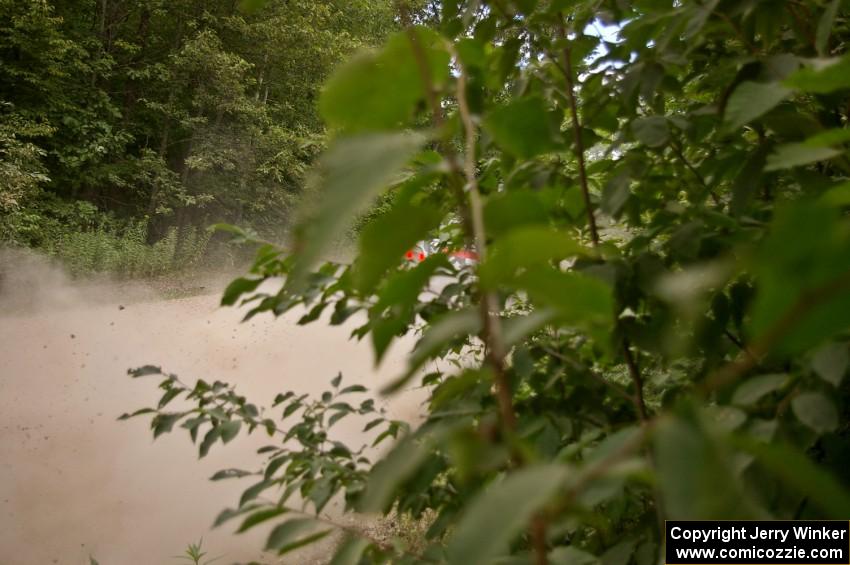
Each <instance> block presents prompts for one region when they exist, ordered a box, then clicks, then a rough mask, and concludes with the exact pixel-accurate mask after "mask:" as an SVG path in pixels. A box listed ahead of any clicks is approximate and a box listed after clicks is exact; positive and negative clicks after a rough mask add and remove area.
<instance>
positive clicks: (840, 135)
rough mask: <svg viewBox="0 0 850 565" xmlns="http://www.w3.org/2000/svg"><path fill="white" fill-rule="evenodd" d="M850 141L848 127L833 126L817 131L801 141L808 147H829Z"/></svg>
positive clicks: (849, 129)
mask: <svg viewBox="0 0 850 565" xmlns="http://www.w3.org/2000/svg"><path fill="white" fill-rule="evenodd" d="M848 141H850V128H833V129H828V130H826V131H822V132H820V133H817V134H815V135H813V136H811V137H809V138H807V139H806V141H804V142H803V143H805V144H806V145H808V146H810V147H829V146H831V145H839V144H842V143H847V142H848Z"/></svg>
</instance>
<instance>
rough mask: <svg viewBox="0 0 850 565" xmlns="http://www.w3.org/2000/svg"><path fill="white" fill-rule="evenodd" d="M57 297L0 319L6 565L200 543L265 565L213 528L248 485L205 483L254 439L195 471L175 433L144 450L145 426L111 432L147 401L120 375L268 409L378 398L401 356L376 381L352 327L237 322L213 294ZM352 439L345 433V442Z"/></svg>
mask: <svg viewBox="0 0 850 565" xmlns="http://www.w3.org/2000/svg"><path fill="white" fill-rule="evenodd" d="M208 290H209V291H210V292H213V291H214V290H215V289H214V288H209V289H208ZM63 292H65V293H66V294H67V293H68V292H69V291H68V289H63ZM134 295H135V296H134ZM49 296H53V295H52V294H50V293H49V292H48V293H47V294H45V297H49ZM62 296H63V297H64V298H63V300H60V301H59V303H57V304H51V303H50V301H49V300H47V299H46V298H45V299H43V300H41V303H42V306H43V307H42V309H41V310H40V311H37V312H32V311H29V312H17V313H12V314H9V313H8V311H7V313H6V314H3V315H0V563H3V564H6V565H30V564H32V565H49V564H53V563H59V564H75V565H76V564H83V563H85V564H88V563H89V556H93V557H95V558H96V559H97V560H98V561H99V563H100V564H101V565H135V564H139V565H143V564H159V563H177V562H178V561H177V560H175V559H173V557H172V556H175V555H178V554H180V553H181V552H182V551H183V549H184V548H185V546H186V544H187V543H188V542H192V541H197V540H198V539H199V538H201V537H203V540H204V547H205V548H207V549H208V550H209V551H210V555H209V557H216V556H219V555H223V557H222V559H221V560H219V561H216V563H233V562H236V561H248V560H252V559H258V560H260V561H263V562H268V563H277V562H278V561H276V560H274V559H272V558H269V557H267V556H263V555H261V554H260V552H258V551H257V549H258V548H260V547H262V542H263V540H264V536H265V533H266V530H259V531H256V532H249V533H248V534H241V535H239V536H234V535H232V534H231V532H232V530H233V528H234V526H235V525H234V524H231V525H229V526H226V527H223V528H220V529H216V530H212V531H211V530H210V526H211V524H212V521H213V519H214V517H215V516H216V514H217V513H218V512H219V511H220V510H221V509H223V508H225V507H228V506H233V505H235V503H236V502H237V501H238V496H239V493H240V492H241V491H242V490H243V489H244V488H245V487H246V486H247V485H248V484H250V483H245V482H239V481H220V482H215V483H212V482H209V481H207V480H206V478H207V477H209V476H211V475H212V474H213V473H214V472H215V471H217V470H219V469H222V468H227V467H233V466H241V467H249V468H256V467H257V464H258V463H259V459H258V458H257V456H256V455H255V454H254V449H255V448H256V446H257V445H259V444H261V443H263V442H264V440H263V438H261V437H258V436H252V437H251V438H249V439H248V440H247V441H245V440H243V439H242V438H240V439H238V440H236V441H234V442H232V443H231V444H229V445H227V446H221V445H220V444H219V445H218V446H216V448H214V449H213V451H212V452H211V453H210V455H209V456H208V458H205V459H203V460H200V461H199V460H198V458H197V452H196V450H195V449H194V448H193V446H191V444H190V442H189V438H188V435H187V434H185V432H183V431H182V430H181V431H180V433H177V434H174V435H168V436H164V437H162V438H160V439H158V440H157V441H156V442H153V440H152V439H151V434H150V431H149V429H148V427H147V421H145V420H142V419H138V420H131V421H129V422H117V421H116V417H117V416H118V415H120V414H121V413H122V412H125V411H130V410H134V409H136V408H140V407H142V406H148V405H151V404H154V403H155V401H156V399H157V398H158V395H157V392H158V391H157V389H156V383H157V381H156V380H150V379H144V380H143V379H138V380H131V379H130V378H128V377H127V375H126V371H127V368H128V367H136V366H140V365H144V364H149V363H152V364H156V365H161V366H162V367H163V368H164V369H166V370H168V371H170V372H175V373H177V374H179V375H180V376H181V378H183V379H185V380H188V381H190V382H194V379H196V378H204V379H208V380H212V379H221V380H225V381H229V382H232V383H235V384H236V385H237V387H238V390H239V391H240V392H241V393H242V394H245V395H247V396H248V397H249V398H250V399H251V400H252V401H254V402H256V403H257V404H260V405H266V406H268V405H270V402H271V399H272V398H273V397H274V395H275V393H277V392H279V391H281V390H288V389H293V390H296V391H304V392H320V391H322V390H325V387H327V386H328V382H329V381H330V379H331V378H333V377H334V376H335V375H336V374H337V372H338V371H342V372H343V375H344V380H345V381H346V382H349V383H351V382H361V383H363V384H366V385H367V386H370V388H376V387H377V385H378V384H379V383H380V382H382V381H385V380H386V379H387V378H390V377H392V376H394V375H396V374H398V371H399V370H400V367H401V363H402V357H401V354H402V353H403V351H400V349H403V348H404V347H407V346H409V344H410V341H407V342H403V343H402V345H401V347H396V348H395V351H394V352H393V354H391V355H390V358H389V359H387V360H386V361H385V362H384V364H383V365H382V367H381V369H380V371H376V370H375V369H374V368H373V366H372V358H371V352H370V350H369V347H368V345H367V344H366V343H365V342H364V343H360V344H358V343H357V342H354V341H350V340H349V339H348V335H349V333H350V330H351V325H349V326H345V327H329V326H327V325H326V324H322V323H316V324H313V325H310V326H306V327H301V326H296V325H295V324H294V320H295V319H297V317H296V316H288V317H285V318H281V319H278V320H274V319H273V318H272V317H271V316H261V317H258V318H255V319H254V320H252V321H250V322H248V323H245V324H240V323H239V320H240V318H241V315H242V313H241V312H239V311H237V310H235V309H229V308H219V307H218V294H215V293H212V294H206V295H202V296H195V297H191V298H184V299H179V300H167V301H163V300H151V298H152V296H151V295H150V294H147V295H145V294H144V293H141V294H140V293H139V290H138V289H134V290H126V289H121V288H118V289H114V288H113V289H105V288H104V289H102V290H100V291H95V292H91V289H89V291H87V292H77V293H74V292H70V294H68V295H67V296H66V295H62ZM139 297H141V298H143V300H141V301H139V300H134V299H137V298H139ZM36 302H38V301H36ZM122 306H123V308H122ZM420 400H421V398H419V397H417V396H416V395H415V394H407V395H402V396H401V397H399V398H397V399H395V400H393V402H392V404H391V405H389V406H388V409H389V411H390V413H391V414H393V415H394V416H395V417H408V416H410V415H412V414H415V413H416V412H417V405H418V403H419V402H420ZM343 422H345V420H343ZM340 425H342V424H340ZM359 429H360V428H359V426H358V427H356V428H354V427H353V426H352V427H351V429H349V430H345V431H344V435H346V436H349V438H348V439H351V438H357V436H358V434H359ZM331 511H333V510H331ZM299 561H300V560H299ZM285 562H290V561H285Z"/></svg>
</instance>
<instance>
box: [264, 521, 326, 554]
mask: <svg viewBox="0 0 850 565" xmlns="http://www.w3.org/2000/svg"><path fill="white" fill-rule="evenodd" d="M316 527H317V522H316V520H313V519H312V518H295V519H293V520H289V521H287V522H284V523H283V524H280V525H279V526H277V527H276V528H275V529H273V530H272V532H271V533H270V534H269V538H268V540H267V541H266V551H277V553H278V555H283V554H284V553H287V552H289V551H292V550H293V549H297V548H299V547H302V546H304V545H307V544H310V543H312V542H314V541H317V540H319V539H321V538H323V537H324V536H326V535H327V534H328V533H330V530H324V531H320V532H314V530H315V529H316ZM311 532H314V533H311Z"/></svg>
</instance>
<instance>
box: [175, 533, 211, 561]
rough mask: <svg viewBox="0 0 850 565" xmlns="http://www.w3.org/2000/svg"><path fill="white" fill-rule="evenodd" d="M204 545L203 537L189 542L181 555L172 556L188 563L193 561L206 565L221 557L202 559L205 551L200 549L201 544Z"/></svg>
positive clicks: (205, 553)
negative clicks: (196, 541)
mask: <svg viewBox="0 0 850 565" xmlns="http://www.w3.org/2000/svg"><path fill="white" fill-rule="evenodd" d="M203 545H204V539H203V538H201V539H200V540H198V543H190V544H189V545H187V546H186V550H185V551H184V552H183V555H176V556H174V558H175V559H179V560H181V561H186V562H188V563H193V564H194V565H208V564H209V563H212V562H213V561H218V560H219V559H221V557H216V558H214V559H204V557H206V555H207V552H206V551H203V550H202V546H203Z"/></svg>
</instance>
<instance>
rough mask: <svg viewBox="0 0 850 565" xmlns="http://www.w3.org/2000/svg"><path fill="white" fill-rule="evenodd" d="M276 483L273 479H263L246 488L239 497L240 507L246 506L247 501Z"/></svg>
mask: <svg viewBox="0 0 850 565" xmlns="http://www.w3.org/2000/svg"><path fill="white" fill-rule="evenodd" d="M273 484H274V483H273V482H272V481H267V480H262V481H260V482H258V483H255V484H253V485H251V486H250V487H248V488H247V489H245V491H244V492H243V493H242V496H241V497H240V498H239V507H240V508H241V507H243V506H245V504H246V503H247V502H250V501H252V500H254V499H255V498H257V497H258V496H259V495H260V493H261V492H263V491H264V490H266V489H267V488H269V487H271V486H272V485H273Z"/></svg>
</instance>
